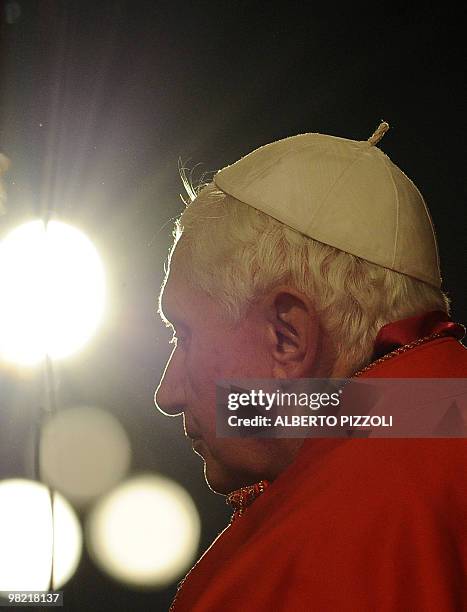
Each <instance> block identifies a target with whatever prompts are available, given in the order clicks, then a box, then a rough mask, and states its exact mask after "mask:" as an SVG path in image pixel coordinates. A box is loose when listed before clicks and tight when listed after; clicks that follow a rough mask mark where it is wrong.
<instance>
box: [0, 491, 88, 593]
mask: <svg viewBox="0 0 467 612" xmlns="http://www.w3.org/2000/svg"><path fill="white" fill-rule="evenodd" d="M52 542H53V545H54V584H53V588H54V589H58V588H60V587H62V586H63V585H64V584H65V583H66V582H67V581H68V580H69V579H70V578H71V576H73V574H74V573H75V571H76V568H77V566H78V563H79V560H80V557H81V552H82V544H83V537H82V532H81V526H80V523H79V521H78V518H77V517H76V514H75V513H74V511H73V510H72V508H71V506H70V505H69V503H68V502H67V501H66V500H65V499H64V498H63V497H62V496H61V495H60V494H59V493H55V494H54V533H53V537H52V511H51V505H50V495H49V491H48V490H47V488H46V487H45V486H44V485H43V484H41V483H38V482H34V481H30V480H23V479H13V480H4V481H2V482H0V591H28V590H29V591H44V590H47V589H48V587H49V579H50V569H51V560H52Z"/></svg>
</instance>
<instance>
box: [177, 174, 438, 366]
mask: <svg viewBox="0 0 467 612" xmlns="http://www.w3.org/2000/svg"><path fill="white" fill-rule="evenodd" d="M190 189H191V192H190V191H188V190H187V191H188V194H189V196H190V199H191V200H192V201H191V202H189V203H187V207H186V209H185V211H184V212H183V213H182V215H181V217H180V218H179V219H178V220H177V221H176V224H175V229H174V238H175V240H174V245H173V247H172V251H171V255H172V253H173V250H174V249H175V246H177V255H178V254H179V253H180V255H181V257H182V258H183V261H184V265H185V266H186V267H187V274H186V277H187V279H189V282H190V283H191V284H192V285H193V286H196V287H197V288H199V289H201V290H203V291H204V292H205V293H207V294H208V295H209V296H211V297H212V298H214V299H216V301H218V302H219V303H221V304H222V305H223V306H224V307H225V309H226V311H227V313H228V315H229V316H230V318H231V319H232V321H233V322H235V321H239V320H240V319H241V318H242V316H243V315H244V313H245V312H246V311H247V310H248V307H249V306H250V305H251V304H252V303H253V302H254V301H255V300H256V299H257V298H259V297H260V296H261V295H264V294H265V293H266V292H267V291H269V290H271V289H273V288H274V286H277V285H279V284H285V283H287V284H291V285H292V286H293V287H294V288H296V289H298V290H299V291H301V292H303V293H304V294H305V295H307V296H308V297H309V298H310V299H311V301H312V303H313V306H314V308H315V310H316V312H317V315H318V317H319V321H320V325H321V328H322V330H323V331H324V332H325V334H326V335H327V337H328V338H329V339H330V340H331V342H332V345H333V362H334V365H335V366H336V365H337V364H338V366H339V368H338V369H339V371H343V370H345V371H346V372H347V373H349V374H351V373H353V372H355V371H356V370H358V369H359V368H361V367H362V366H364V365H366V364H367V363H368V362H369V361H370V360H371V356H372V352H373V344H374V341H375V338H376V335H377V333H378V331H379V329H380V328H381V327H382V326H383V325H385V324H387V323H390V322H391V321H396V320H398V319H403V318H406V317H410V316H414V315H418V314H422V313H424V312H428V311H430V310H442V311H444V312H449V301H448V298H447V297H446V296H445V295H444V294H443V292H442V291H441V290H439V289H436V288H435V287H432V286H431V285H428V284H427V283H424V282H422V281H420V280H417V279H414V278H411V277H409V276H406V275H404V274H401V273H399V272H394V271H393V270H389V269H387V268H383V267H381V266H378V265H375V264H372V263H369V262H367V261H365V260H363V259H360V258H359V257H356V256H354V255H350V254H349V253H346V252H344V251H341V250H339V249H336V248H334V247H331V246H328V245H326V244H323V243H320V242H317V241H316V240H313V239H311V238H309V237H307V236H304V235H302V234H301V233H299V232H297V231H295V230H293V229H291V228H289V227H288V226H286V225H284V224H283V223H281V222H280V221H277V220H276V219H274V218H272V217H270V216H269V215H267V214H265V213H263V212H261V211H259V210H257V209H255V208H253V207H251V206H249V205H247V204H244V203H243V202H240V201H238V200H236V199H235V198H233V197H231V196H229V195H227V194H225V193H224V192H222V191H220V190H219V189H218V188H217V187H216V185H215V184H214V183H209V184H207V185H205V186H204V187H203V188H202V189H200V190H199V192H195V191H193V189H192V188H190ZM335 370H336V368H334V369H333V371H335Z"/></svg>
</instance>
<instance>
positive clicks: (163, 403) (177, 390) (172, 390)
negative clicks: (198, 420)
mask: <svg viewBox="0 0 467 612" xmlns="http://www.w3.org/2000/svg"><path fill="white" fill-rule="evenodd" d="M182 367H183V366H182V363H181V362H180V359H179V358H178V357H177V351H176V348H175V349H174V350H173V352H172V354H171V356H170V357H169V360H168V362H167V365H166V366H165V370H164V373H163V374H162V377H161V380H160V383H159V385H158V387H157V389H156V392H155V393H154V403H155V404H156V408H157V409H158V410H160V411H161V412H162V413H163V414H165V415H167V416H177V415H179V414H182V412H183V411H184V409H185V391H184V384H183V371H182Z"/></svg>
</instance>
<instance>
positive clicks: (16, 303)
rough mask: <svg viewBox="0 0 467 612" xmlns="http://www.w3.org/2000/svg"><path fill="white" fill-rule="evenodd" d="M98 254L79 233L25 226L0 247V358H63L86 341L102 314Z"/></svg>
mask: <svg viewBox="0 0 467 612" xmlns="http://www.w3.org/2000/svg"><path fill="white" fill-rule="evenodd" d="M104 302H105V279H104V270H103V267H102V264H101V261H100V258H99V255H98V253H97V251H96V249H95V248H94V246H93V245H92V244H91V242H90V240H89V239H88V238H87V237H86V236H85V235H84V234H83V233H82V232H81V231H79V230H77V229H76V228H74V227H71V226H70V225H67V224H65V223H61V222H59V221H49V222H48V223H47V224H45V223H44V222H43V221H31V222H29V223H25V224H23V225H21V226H19V227H18V228H16V229H15V230H13V231H12V232H10V233H9V234H8V235H7V236H6V238H5V239H4V240H3V241H2V243H1V244H0V353H1V355H2V356H3V358H4V359H6V360H8V361H12V362H15V363H20V364H26V365H31V364H34V363H37V362H38V361H40V360H41V359H43V358H44V356H45V355H49V356H50V357H52V358H60V357H66V356H67V355H70V354H71V353H73V352H75V351H76V350H78V349H79V348H81V346H82V345H83V344H84V343H85V342H86V341H87V340H88V339H89V338H90V336H91V335H92V333H93V332H94V330H95V328H96V326H97V324H98V322H99V320H100V319H101V316H102V314H103V310H104Z"/></svg>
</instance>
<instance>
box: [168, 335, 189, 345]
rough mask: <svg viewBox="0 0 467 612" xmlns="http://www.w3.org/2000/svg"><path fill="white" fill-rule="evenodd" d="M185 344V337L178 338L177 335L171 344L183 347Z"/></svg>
mask: <svg viewBox="0 0 467 612" xmlns="http://www.w3.org/2000/svg"><path fill="white" fill-rule="evenodd" d="M184 342H185V338H184V337H183V336H176V335H175V334H174V335H173V336H172V339H171V340H170V342H169V344H175V346H181V345H183V344H184Z"/></svg>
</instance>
